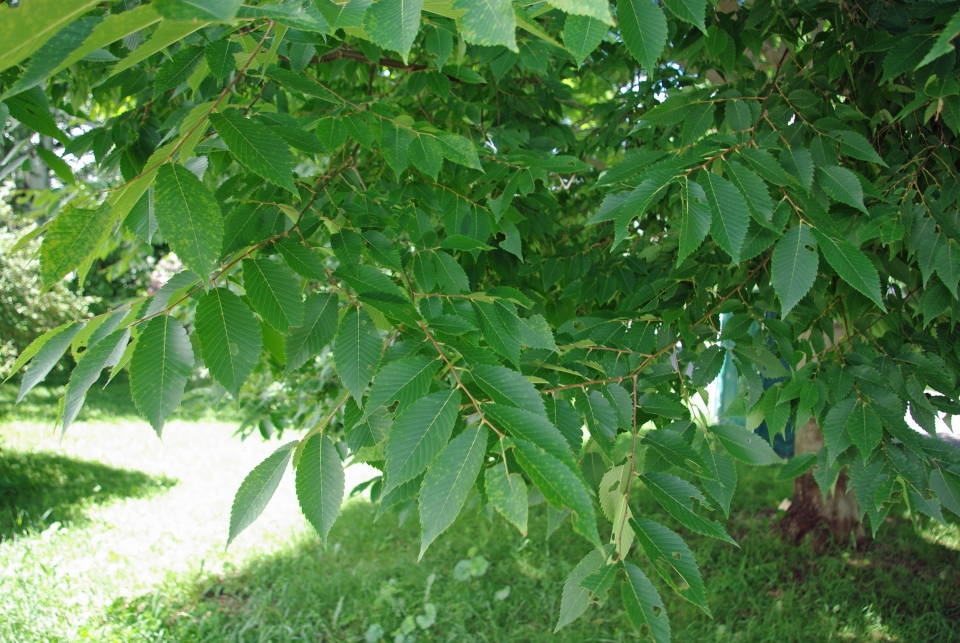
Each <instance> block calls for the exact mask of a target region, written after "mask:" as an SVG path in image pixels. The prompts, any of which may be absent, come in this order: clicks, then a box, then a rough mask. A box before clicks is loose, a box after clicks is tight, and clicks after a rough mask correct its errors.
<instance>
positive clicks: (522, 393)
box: [471, 364, 547, 419]
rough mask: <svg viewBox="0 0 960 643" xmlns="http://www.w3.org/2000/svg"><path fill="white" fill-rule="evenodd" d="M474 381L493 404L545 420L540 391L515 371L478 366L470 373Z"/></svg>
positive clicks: (545, 412) (500, 367) (483, 365)
mask: <svg viewBox="0 0 960 643" xmlns="http://www.w3.org/2000/svg"><path fill="white" fill-rule="evenodd" d="M471 375H472V376H473V379H474V381H476V383H477V385H478V386H480V388H482V389H483V391H484V393H486V394H487V395H489V396H490V397H491V398H492V399H493V401H494V402H497V403H498V404H506V405H509V406H516V407H517V408H521V409H525V410H527V411H530V412H531V413H534V414H535V415H539V416H540V417H542V418H544V419H546V417H547V410H546V408H545V407H544V405H543V398H542V397H541V396H540V391H538V390H537V388H536V387H535V386H534V385H533V384H531V383H530V380H528V379H527V378H525V377H524V376H523V375H521V374H520V373H518V372H517V371H514V370H511V369H509V368H503V367H502V366H488V365H486V364H478V365H477V366H474V367H473V370H472V371H471Z"/></svg>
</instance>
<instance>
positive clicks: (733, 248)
mask: <svg viewBox="0 0 960 643" xmlns="http://www.w3.org/2000/svg"><path fill="white" fill-rule="evenodd" d="M637 1H638V2H646V0H637ZM700 176H701V177H703V178H702V179H701V181H700V183H701V184H702V185H703V192H704V194H705V195H706V197H707V204H708V205H709V206H710V212H711V214H712V218H713V223H712V226H711V230H712V232H713V238H714V240H716V242H717V244H718V245H719V246H720V247H721V248H723V250H724V251H725V252H726V253H727V254H728V255H730V257H731V258H732V259H733V262H734V263H739V262H740V248H741V247H743V240H744V239H745V238H746V236H747V224H749V223H750V215H749V214H748V210H747V204H746V202H745V201H744V200H743V196H741V194H740V191H739V190H737V188H736V187H735V186H734V185H733V184H732V183H730V181H727V180H726V179H724V178H721V177H719V176H717V175H716V174H714V173H712V172H701V174H700Z"/></svg>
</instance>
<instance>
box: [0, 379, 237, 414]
mask: <svg viewBox="0 0 960 643" xmlns="http://www.w3.org/2000/svg"><path fill="white" fill-rule="evenodd" d="M107 380H108V374H107V372H106V371H105V372H104V373H103V374H102V375H101V377H100V380H99V381H98V382H97V383H96V384H94V385H93V386H91V387H90V390H89V392H88V393H87V397H86V400H85V401H84V403H83V408H82V409H80V414H79V415H78V416H77V421H79V422H91V421H117V420H142V418H141V416H140V414H139V413H138V411H137V407H136V406H135V405H134V403H133V400H132V399H131V397H130V380H129V377H128V375H127V373H126V372H122V373H120V374H119V375H118V376H117V377H116V378H115V379H114V380H113V381H112V382H110V383H109V385H108V384H107ZM65 388H66V385H65V384H64V385H60V386H42V385H41V386H37V387H34V388H33V389H32V390H31V391H30V392H29V393H27V395H26V397H24V399H23V400H22V401H21V402H20V403H19V404H14V402H15V401H16V399H17V393H18V390H19V382H15V381H12V382H8V383H7V384H6V385H5V386H0V422H16V421H21V422H27V421H32V422H45V423H49V424H51V425H53V423H54V422H56V421H57V418H58V417H59V409H60V398H61V397H63V393H64V390H65ZM240 416H241V413H240V411H239V410H238V409H237V407H236V405H235V404H232V403H230V402H228V401H227V400H225V399H223V398H218V397H217V396H216V395H215V394H214V392H213V390H212V388H211V387H210V386H209V382H192V383H191V385H190V386H188V388H187V390H186V392H185V393H184V398H183V402H182V403H181V405H180V406H179V407H177V409H176V410H175V411H174V413H173V414H172V415H171V416H170V418H169V419H170V420H173V419H180V420H188V421H197V420H209V419H214V418H216V419H218V420H223V421H226V422H230V421H239V419H240ZM144 421H145V420H144Z"/></svg>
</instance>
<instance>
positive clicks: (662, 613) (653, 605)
mask: <svg viewBox="0 0 960 643" xmlns="http://www.w3.org/2000/svg"><path fill="white" fill-rule="evenodd" d="M623 571H624V572H625V573H626V575H627V582H625V583H624V584H623V585H621V586H620V594H621V598H622V599H623V608H624V610H625V611H626V612H627V618H629V619H630V624H631V625H633V628H634V629H635V630H638V631H641V628H642V627H643V626H644V625H646V626H647V627H648V628H650V635H651V636H652V637H653V640H654V643H670V620H669V619H668V618H667V610H666V609H665V608H664V605H663V600H662V599H661V598H660V593H659V592H658V591H657V588H656V587H654V586H653V583H651V582H650V579H649V578H647V576H646V574H644V573H643V572H642V571H640V568H639V567H637V566H636V565H634V564H633V563H629V562H627V561H623Z"/></svg>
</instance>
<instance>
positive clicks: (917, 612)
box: [109, 470, 960, 643]
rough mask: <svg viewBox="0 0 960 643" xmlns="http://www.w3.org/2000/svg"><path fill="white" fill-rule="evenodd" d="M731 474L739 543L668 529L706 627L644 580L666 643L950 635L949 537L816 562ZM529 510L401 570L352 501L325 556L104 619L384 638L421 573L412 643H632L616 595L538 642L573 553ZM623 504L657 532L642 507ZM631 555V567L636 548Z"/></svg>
mask: <svg viewBox="0 0 960 643" xmlns="http://www.w3.org/2000/svg"><path fill="white" fill-rule="evenodd" d="M741 474H742V476H743V478H744V481H743V488H742V489H741V493H740V496H739V500H738V501H736V502H737V505H736V508H735V513H736V516H735V517H734V519H733V520H732V521H731V522H730V523H729V525H728V526H729V529H730V531H731V534H732V535H733V536H734V538H735V539H736V540H737V541H738V542H740V543H741V548H740V549H739V550H738V549H736V548H734V547H731V546H727V545H723V544H721V543H717V542H716V541H710V540H708V539H705V538H700V537H696V536H693V535H690V534H684V536H685V537H686V538H687V542H688V543H690V545H691V548H692V549H693V551H694V553H695V555H696V556H697V558H698V560H699V562H700V565H701V568H702V570H703V574H704V577H705V582H706V586H707V593H708V600H709V603H710V606H711V609H712V611H713V614H714V618H713V619H712V620H711V619H710V618H708V617H707V616H706V615H704V614H703V613H702V612H700V611H699V609H698V608H696V607H694V606H693V605H691V604H689V603H686V602H684V601H683V600H682V599H680V598H679V597H678V596H676V595H675V594H672V593H670V592H669V591H668V590H666V588H665V587H664V584H663V583H659V582H658V583H657V584H658V586H659V589H660V591H661V593H662V594H663V595H664V597H665V599H666V603H667V609H668V613H669V615H670V619H671V625H672V629H673V633H674V640H676V641H681V642H682V641H778V642H781V641H830V640H834V641H918V642H920V641H923V642H928V641H953V640H958V638H960V554H958V551H957V544H958V541H957V535H958V532H957V529H956V528H952V529H943V528H941V529H939V530H938V529H929V530H927V531H925V532H924V533H923V534H922V535H917V534H916V533H914V531H913V528H912V527H911V526H910V525H909V523H908V522H907V521H904V520H902V519H901V520H893V521H891V522H890V523H889V524H887V525H885V526H884V529H883V534H882V536H881V538H880V539H879V540H877V541H876V542H874V543H873V544H872V545H871V547H870V548H869V549H868V550H867V551H866V552H862V553H858V552H853V551H846V550H842V549H839V548H837V549H834V550H833V551H830V552H828V553H827V554H826V555H824V556H817V555H815V554H814V553H813V552H812V550H811V549H810V548H808V547H806V546H801V547H793V546H791V545H788V544H786V543H784V542H782V541H781V540H780V539H779V537H778V536H777V535H776V533H775V530H774V526H775V522H776V512H775V510H773V509H772V507H775V505H776V504H777V503H778V502H779V500H780V499H782V498H783V497H785V496H787V495H788V494H789V492H790V485H789V484H782V483H774V482H773V475H772V473H771V472H769V471H756V470H754V471H748V470H743V471H741ZM537 509H538V510H537V511H535V512H534V515H535V517H536V518H535V520H534V522H533V524H532V527H531V537H530V538H529V539H528V540H525V539H523V538H522V537H521V536H520V535H519V534H518V533H517V532H516V531H514V530H513V529H512V528H509V527H508V526H507V525H506V524H505V523H504V521H503V520H502V519H500V518H495V519H494V520H493V521H492V522H490V521H488V520H487V518H486V517H485V516H484V515H479V514H478V513H477V512H476V511H475V510H474V511H471V512H468V513H467V515H466V516H465V517H463V518H462V519H461V521H460V522H459V523H458V524H457V525H456V526H455V527H454V530H455V531H453V532H452V533H448V534H446V535H445V536H443V537H441V538H440V539H439V540H438V541H437V542H436V543H435V544H434V545H433V546H432V547H431V549H430V550H429V552H428V554H427V555H426V557H425V558H424V561H423V562H422V563H421V564H419V565H417V564H416V562H415V560H416V554H417V550H418V546H419V531H418V526H417V525H416V521H415V517H411V518H408V520H407V521H406V523H405V524H404V525H402V526H398V524H397V520H396V518H395V517H386V518H381V520H380V521H379V522H378V523H375V524H374V523H373V522H372V519H373V517H374V515H375V513H376V511H375V508H374V507H372V506H370V505H369V504H366V503H357V504H354V505H352V506H350V507H349V508H348V509H347V510H346V511H345V512H344V515H343V516H342V517H341V519H340V521H339V522H338V523H337V525H336V526H335V527H334V530H333V532H332V533H331V536H330V542H331V543H333V544H332V546H331V547H330V549H329V551H323V550H322V549H321V547H320V545H319V543H318V542H317V540H316V538H313V537H309V538H306V539H302V540H300V541H299V542H297V543H295V544H294V545H293V546H291V547H290V548H289V549H287V550H286V551H283V552H281V553H279V554H275V555H272V556H267V557H263V558H261V559H259V560H257V561H256V562H254V563H252V564H250V565H248V566H246V567H244V568H241V569H235V570H230V572H229V573H227V574H224V575H221V576H218V577H207V578H204V579H202V580H200V581H199V582H197V583H195V584H193V585H184V584H182V583H179V584H174V585H170V586H167V587H165V588H163V589H161V590H159V591H157V592H154V593H151V594H147V595H144V596H141V597H139V598H136V599H133V600H123V601H118V602H117V603H116V604H115V605H114V606H113V608H112V610H111V613H110V616H109V618H110V619H117V620H122V621H123V622H124V623H125V624H126V626H127V627H128V628H129V631H133V632H141V633H145V632H149V633H150V635H144V636H143V638H142V639H133V640H150V641H158V640H164V641H167V640H169V641H184V642H193V641H247V642H252V641H315V640H336V641H361V640H364V635H365V633H366V632H367V631H368V629H369V628H371V627H372V626H375V625H379V626H380V627H382V628H383V630H384V631H385V632H386V634H387V636H386V637H385V640H393V634H394V633H395V632H398V631H401V627H402V624H403V621H404V619H408V618H409V617H414V618H416V616H418V615H420V616H422V615H424V604H425V599H424V593H425V591H426V589H427V586H428V578H430V576H431V575H434V574H435V581H434V582H433V584H432V586H431V587H430V594H429V598H428V599H427V601H428V602H430V603H432V604H433V605H435V607H436V609H437V612H438V614H437V619H436V623H435V624H434V625H432V626H431V627H429V628H428V629H426V630H421V631H419V633H418V638H417V640H418V641H448V640H456V641H517V642H519V641H544V642H547V641H550V642H556V643H560V642H564V643H566V642H573V641H628V640H636V636H635V635H634V634H633V632H632V630H631V629H630V627H629V624H628V623H627V621H626V618H625V614H624V612H623V610H622V608H621V605H620V600H619V596H618V594H617V592H611V597H610V599H609V600H608V602H607V603H606V605H604V606H603V607H601V608H591V610H590V611H588V613H587V615H585V617H584V618H582V619H581V620H579V621H577V622H575V623H574V624H572V625H571V626H568V628H566V629H564V630H561V632H560V633H559V634H556V635H554V634H552V633H551V632H552V630H553V626H554V624H555V623H556V618H557V612H558V609H559V601H560V588H561V585H562V583H563V580H564V578H565V577H566V575H567V573H569V571H570V569H571V567H572V566H573V565H574V564H575V563H576V562H577V561H578V560H579V558H580V557H581V556H583V555H584V554H585V553H586V552H587V551H588V549H589V546H588V545H586V544H585V543H584V542H583V541H582V539H578V538H576V537H574V536H573V535H572V534H571V533H570V532H569V530H565V529H561V530H559V531H558V532H556V533H555V535H554V536H553V537H552V538H551V539H550V540H549V541H546V540H545V539H544V530H545V523H546V519H545V514H544V512H543V507H539V508H537ZM637 509H638V513H641V514H642V515H645V516H650V517H652V518H653V519H655V520H659V521H663V522H664V523H665V524H671V520H670V519H669V517H668V516H666V515H664V514H663V513H662V511H660V510H658V508H657V507H656V506H655V505H653V504H651V503H647V502H642V503H640V505H639V506H638V507H637ZM781 515H782V514H781ZM675 528H676V527H675ZM938 538H939V539H940V541H939V542H938V541H937V540H938ZM474 554H478V555H482V556H484V557H485V558H486V559H487V560H488V561H489V562H490V567H489V570H487V572H486V573H485V574H484V575H483V576H481V577H479V578H474V579H472V580H469V581H458V580H456V579H455V578H454V567H455V565H456V564H457V562H458V561H460V560H462V559H465V558H469V557H470V556H471V555H474ZM631 559H632V560H633V561H634V562H636V563H638V564H641V565H642V566H644V563H642V562H641V561H642V557H641V556H640V555H638V554H637V553H636V552H634V553H633V554H631ZM645 569H646V570H647V573H648V574H649V575H651V577H653V575H654V572H653V571H652V570H651V569H650V568H649V566H645ZM658 580H659V579H658ZM508 587H509V588H510V593H509V596H508V597H507V598H506V599H505V600H498V599H497V592H498V591H501V590H504V589H506V588H508ZM418 629H419V628H418ZM161 632H162V633H163V635H162V636H159V633H161ZM324 637H326V638H324Z"/></svg>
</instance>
